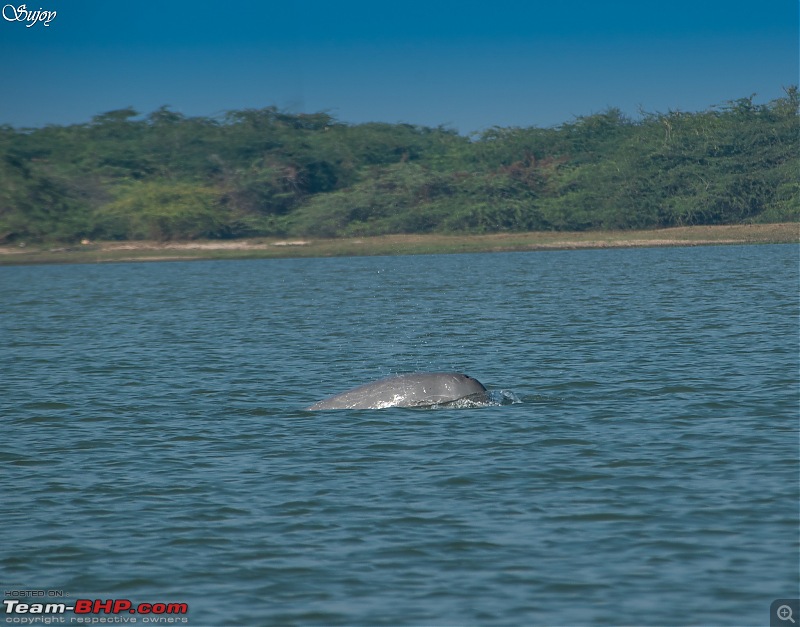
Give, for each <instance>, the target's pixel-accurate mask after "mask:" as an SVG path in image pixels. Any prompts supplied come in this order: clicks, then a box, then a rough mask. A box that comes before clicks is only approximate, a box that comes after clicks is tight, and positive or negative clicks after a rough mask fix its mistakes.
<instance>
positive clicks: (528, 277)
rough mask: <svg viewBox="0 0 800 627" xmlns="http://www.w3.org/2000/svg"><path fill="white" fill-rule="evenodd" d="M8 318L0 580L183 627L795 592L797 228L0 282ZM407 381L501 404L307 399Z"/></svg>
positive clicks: (572, 618) (715, 608)
mask: <svg viewBox="0 0 800 627" xmlns="http://www.w3.org/2000/svg"><path fill="white" fill-rule="evenodd" d="M0 305H1V307H0V338H2V345H1V346H2V347H1V348H0V368H1V370H0V375H1V379H0V416H1V417H0V420H2V423H1V424H2V426H3V431H2V440H1V441H0V462H1V463H2V466H0V467H1V468H2V478H1V479H0V489H1V490H2V492H1V494H2V506H1V509H0V529H1V530H2V542H1V543H0V583H2V584H3V589H4V592H9V591H12V590H15V589H44V590H58V591H64V592H65V594H69V595H71V597H72V598H75V597H80V598H101V599H109V598H126V599H131V600H133V601H134V602H156V601H164V602H186V603H188V604H189V608H190V611H189V614H188V619H189V623H190V624H193V625H222V624H226V625H284V624H286V625H292V624H297V625H317V624H325V625H581V624H583V625H606V624H637V625H670V624H674V625H684V624H706V625H752V624H766V622H767V620H768V618H767V612H768V609H769V605H770V603H771V601H772V600H773V599H776V598H779V597H792V596H797V594H798V586H800V582H799V581H798V569H799V567H800V564H799V563H798V561H799V560H798V554H799V553H798V551H799V549H800V547H798V501H799V500H800V489H799V485H798V472H799V471H800V463H799V462H798V453H799V446H798V443H799V441H798V370H799V367H800V365H799V363H798V361H799V360H798V339H799V338H798V249H797V247H796V246H791V245H789V246H748V247H739V246H730V247H700V248H670V249H647V250H602V251H569V252H540V253H509V254H485V255H447V256H417V257H372V258H352V259H296V260H262V261H228V262H192V263H151V264H116V265H85V266H40V267H14V268H0ZM416 370H458V371H463V372H466V373H468V374H470V375H472V376H474V377H476V378H477V379H479V380H480V381H482V382H483V383H484V384H485V385H486V386H487V387H488V388H489V389H490V390H493V391H500V390H507V391H509V392H513V393H514V394H516V395H517V396H518V397H519V398H520V399H521V400H522V401H523V402H522V403H519V404H512V405H503V406H496V407H486V408H480V409H436V410H422V409H388V410H365V411H329V412H325V411H323V412H313V413H312V412H306V411H303V410H301V409H300V408H301V407H304V406H307V405H308V404H309V403H312V402H313V401H315V400H318V399H320V398H323V397H325V396H328V395H330V394H334V393H336V392H340V391H342V390H344V389H346V388H349V387H352V386H354V385H357V384H360V383H365V382H367V381H371V380H373V379H377V378H379V377H382V376H386V375H390V374H394V373H399V372H409V371H416ZM4 620H5V619H4Z"/></svg>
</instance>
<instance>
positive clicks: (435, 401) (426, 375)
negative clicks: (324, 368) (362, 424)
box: [305, 372, 487, 411]
mask: <svg viewBox="0 0 800 627" xmlns="http://www.w3.org/2000/svg"><path fill="white" fill-rule="evenodd" d="M467 397H469V398H470V399H473V400H483V399H486V398H487V394H486V388H485V387H484V386H483V384H482V383H481V382H480V381H478V380H477V379H473V378H472V377H470V376H467V375H465V374H461V373H460V372H414V373H411V374H401V375H397V376H394V377H386V378H385V379H380V380H378V381H373V382H372V383H367V384H365V385H359V386H358V387H355V388H353V389H352V390H347V391H346V392H342V393H341V394H336V395H334V396H329V397H328V398H324V399H322V400H321V401H318V402H316V403H314V404H313V405H309V406H308V407H306V408H305V409H306V410H310V411H315V410H318V409H383V408H384V407H430V406H431V405H441V404H444V403H452V402H453V401H457V400H459V399H462V398H467Z"/></svg>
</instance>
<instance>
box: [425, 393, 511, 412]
mask: <svg viewBox="0 0 800 627" xmlns="http://www.w3.org/2000/svg"><path fill="white" fill-rule="evenodd" d="M521 402H522V399H521V398H520V397H519V396H517V394H515V393H514V392H512V391H511V390H489V391H487V392H486V393H485V394H473V395H471V396H465V397H464V398H459V399H458V400H455V401H451V402H448V403H440V404H438V405H432V406H431V408H433V409H473V408H478V407H500V406H501V405H515V404H517V403H521Z"/></svg>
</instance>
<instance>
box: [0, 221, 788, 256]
mask: <svg viewBox="0 0 800 627" xmlns="http://www.w3.org/2000/svg"><path fill="white" fill-rule="evenodd" d="M777 243H781V244H784V243H800V223H797V222H788V223H779V224H747V225H731V226H689V227H677V228H670V229H651V230H642V231H580V232H564V231H559V232H552V231H536V232H528V233H494V234H490V235H436V234H416V235H411V234H404V235H386V236H380V237H353V238H338V239H319V238H314V239H290V240H286V239H284V240H280V239H276V238H261V237H259V238H251V239H234V240H194V241H168V242H157V241H124V242H116V241H115V242H90V241H86V240H84V242H83V243H81V244H74V245H69V246H65V245H63V244H58V245H51V246H48V245H46V244H32V245H22V244H16V245H4V246H0V265H26V264H48V263H54V264H55V263H107V262H122V261H185V260H200V259H261V258H288V257H348V256H362V255H417V254H435V253H441V254H447V253H467V252H469V253H478V252H486V253H489V252H508V251H536V250H572V249H584V248H631V247H641V248H644V247H659V246H707V245H724V244H777Z"/></svg>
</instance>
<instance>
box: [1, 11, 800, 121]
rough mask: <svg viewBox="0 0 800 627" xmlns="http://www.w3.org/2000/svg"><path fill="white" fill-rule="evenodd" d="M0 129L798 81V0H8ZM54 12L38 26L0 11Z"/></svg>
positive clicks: (493, 105)
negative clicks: (167, 111) (161, 115)
mask: <svg viewBox="0 0 800 627" xmlns="http://www.w3.org/2000/svg"><path fill="white" fill-rule="evenodd" d="M11 2H12V4H7V5H6V6H5V7H4V9H3V15H2V19H0V62H2V75H0V124H11V125H13V126H17V127H21V126H41V125H44V124H72V123H82V122H86V121H88V120H90V119H91V117H92V116H94V115H96V114H98V113H102V112H105V111H110V110H113V109H120V108H123V107H128V106H132V107H133V108H134V109H136V110H137V111H139V112H141V113H149V112H151V111H153V110H155V109H157V108H159V107H161V106H162V105H168V106H169V107H170V108H171V109H173V110H175V111H179V112H181V113H183V114H185V115H188V116H195V115H201V116H215V115H219V114H221V113H223V112H224V111H227V110H235V109H244V108H261V107H265V106H269V105H275V106H277V107H279V108H281V109H284V110H288V111H291V112H315V111H327V112H329V113H331V114H332V115H333V116H334V117H335V118H337V119H338V120H341V121H344V122H354V123H358V122H367V121H382V122H409V123H412V124H423V125H430V126H438V125H440V124H443V125H446V126H449V127H452V128H456V129H458V130H459V131H460V132H462V133H469V132H471V131H478V130H481V129H485V128H488V127H491V126H495V125H496V126H552V125H557V124H560V123H562V122H566V121H569V120H571V119H573V118H574V117H575V116H578V115H589V114H591V113H595V112H598V111H602V110H604V109H606V108H607V107H609V106H614V107H619V108H620V109H622V110H623V111H624V112H625V113H627V114H629V115H631V116H636V115H637V113H638V111H639V110H640V109H643V110H646V111H651V112H654V111H667V110H676V109H679V110H684V111H695V110H701V109H705V108H707V107H709V106H710V105H714V104H722V103H724V102H726V101H728V100H733V99H737V98H741V97H746V96H749V95H751V94H753V93H755V94H757V97H756V100H757V101H758V102H767V101H769V100H772V99H774V98H777V97H779V96H781V95H782V94H783V90H782V87H784V86H788V85H794V84H797V83H798V82H800V79H799V78H798V54H799V53H798V0H762V1H761V2H757V1H754V0H746V1H744V0H619V1H615V0H606V1H601V0H592V1H584V0H547V1H540V0H527V1H517V0H482V1H474V0H460V1H452V2H451V1H443V0H426V1H421V0H404V1H402V2H401V1H399V0H382V1H379V0H373V1H371V2H363V1H360V0H339V1H337V0H327V1H320V0H280V1H276V0H258V1H249V0H240V1H238V2H222V1H214V2H211V1H208V0H164V1H160V2H155V1H150V2H133V1H129V0H11ZM21 4H26V7H27V9H28V10H29V11H36V10H38V9H41V10H44V11H56V17H55V18H54V19H52V21H51V22H50V26H48V27H45V26H44V25H43V24H42V23H36V24H34V25H33V26H31V27H27V25H26V23H25V22H19V21H9V18H11V19H13V18H14V16H15V15H17V16H22V15H23V14H22V12H20V11H19V9H18V7H19V6H20V5H21Z"/></svg>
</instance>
